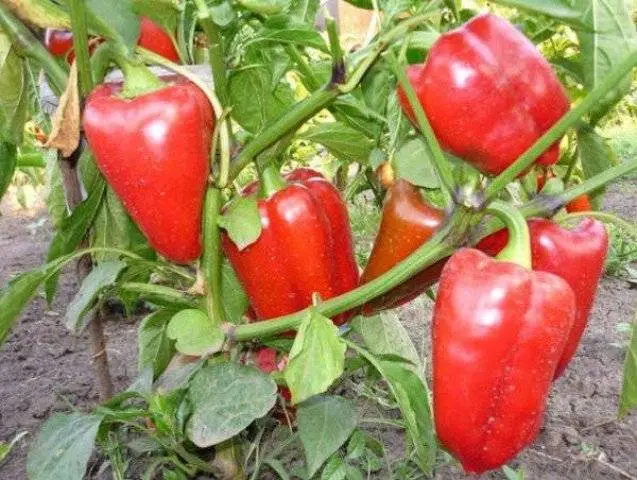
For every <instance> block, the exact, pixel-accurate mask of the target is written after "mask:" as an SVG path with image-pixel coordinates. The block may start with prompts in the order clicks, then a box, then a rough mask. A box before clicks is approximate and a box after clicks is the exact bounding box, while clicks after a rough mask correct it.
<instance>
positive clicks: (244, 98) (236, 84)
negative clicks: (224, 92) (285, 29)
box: [229, 65, 295, 133]
mask: <svg viewBox="0 0 637 480" xmlns="http://www.w3.org/2000/svg"><path fill="white" fill-rule="evenodd" d="M272 76H273V75H272V71H271V70H270V69H269V68H268V67H266V66H263V65H258V66H254V67H249V68H245V69H243V70H239V71H235V72H234V73H233V74H232V75H231V76H230V82H229V89H230V104H231V105H232V118H233V119H234V120H236V121H237V122H238V123H239V125H241V126H242V127H243V128H244V129H246V130H247V131H248V132H250V133H257V132H258V131H259V130H261V129H262V128H264V127H265V126H266V125H268V124H270V123H271V122H272V121H274V120H275V119H277V118H279V117H280V116H281V115H282V114H283V112H284V111H285V109H286V108H288V107H289V106H290V105H292V104H294V103H295V99H294V94H293V92H292V89H291V88H290V86H289V85H288V84H286V83H283V82H280V83H278V84H277V85H276V87H275V88H272V85H271V79H272Z"/></svg>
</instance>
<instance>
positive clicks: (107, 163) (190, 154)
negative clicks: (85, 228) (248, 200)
mask: <svg viewBox="0 0 637 480" xmlns="http://www.w3.org/2000/svg"><path fill="white" fill-rule="evenodd" d="M120 90H121V85H115V84H105V85H101V86H99V87H97V88H96V89H95V90H94V91H93V93H91V95H90V96H89V97H88V99H87V101H86V108H85V110H84V120H83V124H84V130H85V132H86V138H87V140H88V143H89V145H90V147H91V150H92V152H93V154H94V155H95V160H96V163H97V166H98V167H99V169H100V170H101V172H102V174H103V175H104V177H105V178H106V180H107V182H108V183H109V184H110V185H111V187H113V190H114V191H115V193H116V194H117V195H118V197H119V198H120V200H121V201H122V203H123V205H124V207H125V208H126V210H127V211H128V213H129V214H130V216H131V217H132V218H133V220H134V221H135V222H136V223H137V224H138V225H139V227H140V229H141V230H142V232H144V234H145V235H146V237H147V238H148V241H149V242H150V244H151V245H152V247H153V248H155V250H157V252H159V253H160V254H161V255H163V256H164V257H166V258H167V259H169V260H172V261H174V262H178V263H186V262H190V261H192V260H195V259H196V258H198V257H199V255H200V253H201V238H200V237H201V210H202V205H203V198H204V193H205V188H206V181H207V177H208V172H209V152H210V142H211V136H212V131H213V129H214V125H215V120H214V116H213V111H212V107H211V106H210V103H209V102H208V99H207V98H206V96H205V94H204V93H203V92H202V91H201V90H200V89H199V88H198V87H197V86H195V85H194V84H192V83H190V82H186V81H184V80H177V81H175V82H174V83H172V84H169V85H167V86H165V87H163V88H161V89H159V90H154V91H151V92H150V93H146V94H144V95H141V96H139V97H137V98H134V99H124V98H120V97H118V96H117V94H118V92H119V91H120Z"/></svg>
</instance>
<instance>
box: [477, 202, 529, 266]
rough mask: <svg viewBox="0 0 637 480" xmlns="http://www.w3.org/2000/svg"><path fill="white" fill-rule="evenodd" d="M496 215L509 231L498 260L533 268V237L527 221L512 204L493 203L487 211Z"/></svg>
mask: <svg viewBox="0 0 637 480" xmlns="http://www.w3.org/2000/svg"><path fill="white" fill-rule="evenodd" d="M486 212H487V213H490V214H492V215H495V216H496V217H498V218H499V219H500V220H502V223H504V224H505V225H506V227H507V229H508V230H509V240H508V242H507V244H506V246H505V247H504V248H503V249H502V251H501V252H500V253H499V254H498V256H497V257H496V258H498V259H499V260H505V261H508V262H513V263H517V264H518V265H521V266H522V267H524V268H529V269H530V268H531V235H530V233H529V227H528V225H527V224H526V220H525V219H524V217H523V216H522V214H521V213H520V212H519V211H518V210H517V209H516V208H515V207H514V206H513V205H511V204H510V203H506V202H504V201H502V200H495V201H493V202H492V203H491V204H490V205H489V207H488V208H487V210H486Z"/></svg>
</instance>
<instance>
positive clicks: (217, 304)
mask: <svg viewBox="0 0 637 480" xmlns="http://www.w3.org/2000/svg"><path fill="white" fill-rule="evenodd" d="M222 200H223V199H222V197H221V190H219V189H218V188H216V187H208V191H207V192H206V200H205V202H204V212H203V215H204V221H203V239H204V240H203V241H204V246H203V256H202V259H201V263H202V265H203V272H204V280H205V285H206V310H207V312H208V318H209V319H210V320H211V321H212V323H213V324H214V325H221V324H222V323H223V322H224V321H225V314H224V312H223V305H222V303H221V260H222V252H221V236H220V233H221V232H220V229H219V224H218V222H217V221H218V219H219V215H220V213H221V206H222Z"/></svg>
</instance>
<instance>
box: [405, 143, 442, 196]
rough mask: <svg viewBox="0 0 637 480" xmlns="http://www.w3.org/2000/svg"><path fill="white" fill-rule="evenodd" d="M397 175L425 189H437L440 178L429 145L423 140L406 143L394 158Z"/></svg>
mask: <svg viewBox="0 0 637 480" xmlns="http://www.w3.org/2000/svg"><path fill="white" fill-rule="evenodd" d="M394 167H395V169H396V175H397V176H398V177H400V178H404V179H405V180H407V181H408V182H409V183H412V184H413V185H417V186H419V187H425V188H437V187H438V185H439V183H438V176H437V174H436V170H435V169H434V166H433V163H432V160H431V154H430V152H429V149H428V148H427V144H426V143H425V142H424V141H423V140H422V139H421V138H412V139H411V140H408V141H407V142H405V143H404V144H403V145H402V146H401V147H400V148H399V149H398V151H397V152H396V155H395V156H394Z"/></svg>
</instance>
